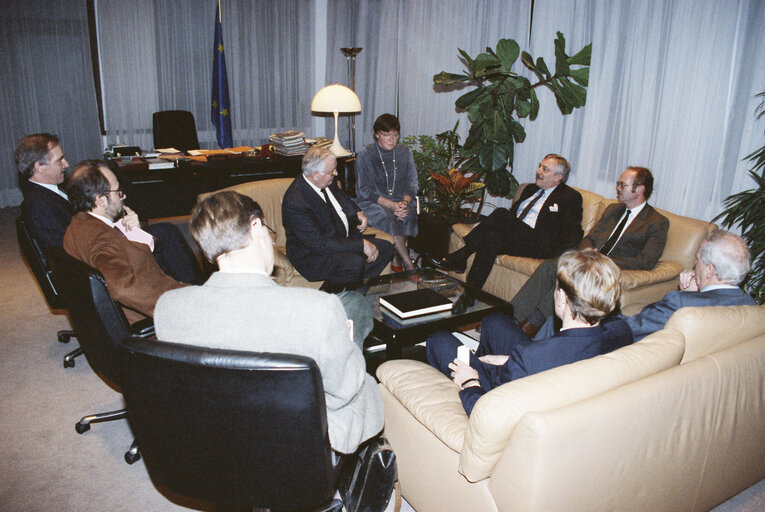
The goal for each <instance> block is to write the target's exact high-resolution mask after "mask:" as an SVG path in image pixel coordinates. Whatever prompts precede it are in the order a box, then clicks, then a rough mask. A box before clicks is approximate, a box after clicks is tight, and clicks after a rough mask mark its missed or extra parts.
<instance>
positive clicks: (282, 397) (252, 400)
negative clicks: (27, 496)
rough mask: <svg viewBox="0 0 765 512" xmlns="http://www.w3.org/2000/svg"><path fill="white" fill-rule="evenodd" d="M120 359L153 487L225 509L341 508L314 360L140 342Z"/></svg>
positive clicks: (133, 341) (129, 343) (130, 344)
mask: <svg viewBox="0 0 765 512" xmlns="http://www.w3.org/2000/svg"><path fill="white" fill-rule="evenodd" d="M119 353H120V361H121V364H122V369H123V371H124V374H123V378H122V393H123V396H124V397H125V402H126V403H127V407H128V409H129V410H130V417H129V421H130V425H131V427H132V429H133V433H134V434H135V436H136V441H137V443H138V444H139V446H140V448H141V454H142V456H143V459H144V462H145V464H146V468H147V470H148V471H149V474H150V475H151V478H152V480H153V481H154V482H155V483H156V484H160V485H163V486H165V487H167V488H168V489H170V490H172V491H174V492H176V493H179V494H181V495H183V496H187V497H191V498H195V499H198V500H203V501H207V502H212V503H217V504H225V505H228V506H237V507H245V506H246V507H264V508H272V509H280V510H295V509H306V508H309V507H317V506H319V508H318V509H316V510H324V511H328V510H333V511H334V510H338V511H339V510H340V507H341V506H342V504H341V502H340V501H339V500H333V499H332V497H333V495H334V492H335V484H336V481H337V473H338V470H339V467H338V466H336V465H335V464H334V463H333V453H332V450H331V448H330V444H329V434H328V432H327V413H326V406H325V402H324V388H323V385H322V381H321V372H320V371H319V368H318V366H316V363H315V362H314V360H313V359H311V358H309V357H303V356H297V355H285V354H271V353H257V352H240V351H234V350H218V349H210V348H204V347H196V346H190V345H183V344H178V343H166V342H162V341H156V340H146V339H143V338H136V337H131V338H128V339H127V340H126V341H125V342H124V343H123V344H122V346H121V347H120V349H119Z"/></svg>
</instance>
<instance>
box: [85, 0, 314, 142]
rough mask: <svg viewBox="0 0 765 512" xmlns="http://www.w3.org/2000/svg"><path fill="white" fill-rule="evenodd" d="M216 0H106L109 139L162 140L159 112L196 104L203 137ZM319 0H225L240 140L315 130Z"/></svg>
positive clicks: (102, 22)
mask: <svg viewBox="0 0 765 512" xmlns="http://www.w3.org/2000/svg"><path fill="white" fill-rule="evenodd" d="M217 5H218V2H217V1H214V0H137V1H136V2H124V1H122V0H98V1H97V8H98V21H99V47H100V51H101V63H102V67H101V70H102V80H103V83H104V106H105V110H106V111H107V115H106V132H107V142H109V143H113V142H129V143H133V144H138V145H140V146H141V147H143V148H151V147H153V136H152V124H151V123H152V121H151V120H152V114H153V113H154V112H156V111H159V110H175V109H178V110H188V111H190V112H191V113H192V114H194V118H195V121H196V124H197V132H198V135H199V143H200V145H201V146H202V147H204V148H211V147H217V142H216V138H215V130H214V127H213V126H212V122H211V120H210V102H211V84H212V75H211V73H212V55H213V32H214V21H215V9H216V8H217ZM310 7H311V2H310V0H300V1H297V0H293V1H290V2H282V1H277V0H269V1H259V2H253V1H252V0H221V11H222V18H221V19H222V22H221V25H222V28H223V43H224V47H225V55H226V68H227V74H228V85H229V95H230V99H231V118H232V127H233V138H234V145H260V144H262V143H263V142H265V141H267V140H268V136H269V135H270V134H271V133H273V132H275V131H281V130H285V129H299V130H303V131H309V129H310V123H311V116H310V102H311V98H312V94H313V92H314V91H312V84H311V83H310V81H308V80H305V74H306V70H308V69H310V65H311V62H312V56H311V48H312V44H311V42H312V39H311V34H312V32H313V25H312V17H311V9H310Z"/></svg>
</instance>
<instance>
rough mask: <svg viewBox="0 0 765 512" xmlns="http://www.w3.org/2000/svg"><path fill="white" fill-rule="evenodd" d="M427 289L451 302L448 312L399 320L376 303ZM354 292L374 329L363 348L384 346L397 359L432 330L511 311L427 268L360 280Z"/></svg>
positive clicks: (496, 300) (389, 356)
mask: <svg viewBox="0 0 765 512" xmlns="http://www.w3.org/2000/svg"><path fill="white" fill-rule="evenodd" d="M418 288H431V289H433V290H435V291H436V292H438V293H439V294H441V295H443V296H444V297H446V298H448V299H449V300H451V301H452V302H454V303H455V306H453V307H452V310H451V311H447V312H445V313H433V314H429V315H423V316H418V317H413V318H409V319H406V320H402V319H401V318H399V317H397V316H396V314H395V313H393V312H390V311H388V310H387V309H385V308H384V307H382V306H380V301H379V300H378V299H379V298H380V297H381V296H384V295H390V294H393V293H400V292H407V291H411V290H416V289H418ZM358 291H360V292H361V293H363V294H364V296H365V298H366V300H367V302H368V303H369V306H370V308H371V309H372V316H373V317H374V328H373V329H372V332H371V334H370V335H369V336H368V337H367V339H366V340H365V342H364V348H365V349H367V348H370V347H372V346H377V345H381V344H384V345H385V360H388V359H398V358H401V351H402V349H403V348H405V347H410V346H412V345H416V344H418V343H421V342H423V341H425V339H426V338H427V337H428V335H429V334H432V333H434V332H436V331H440V330H446V331H454V330H456V329H457V328H458V327H461V326H466V325H469V324H474V323H477V322H480V321H481V319H483V317H485V316H486V315H488V314H489V313H492V312H494V311H501V312H504V313H507V314H512V306H511V305H510V304H508V303H507V302H505V301H503V300H502V299H499V298H497V297H494V296H493V295H490V294H488V293H486V292H483V291H480V290H476V289H474V288H472V287H470V286H468V285H466V284H465V283H463V282H461V281H458V280H457V279H454V278H453V277H450V276H448V275H446V274H444V273H443V272H440V271H438V270H435V269H431V268H421V269H415V270H410V271H407V272H399V273H397V274H388V275H384V276H379V277H375V278H371V279H367V280H366V281H364V283H363V285H362V286H360V287H359V288H358Z"/></svg>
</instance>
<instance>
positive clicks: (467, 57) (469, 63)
mask: <svg viewBox="0 0 765 512" xmlns="http://www.w3.org/2000/svg"><path fill="white" fill-rule="evenodd" d="M457 51H458V52H460V55H462V58H463V59H465V64H467V67H468V69H469V70H470V72H471V73H472V72H473V58H472V57H471V56H470V55H468V54H467V52H466V51H465V50H463V49H462V48H457Z"/></svg>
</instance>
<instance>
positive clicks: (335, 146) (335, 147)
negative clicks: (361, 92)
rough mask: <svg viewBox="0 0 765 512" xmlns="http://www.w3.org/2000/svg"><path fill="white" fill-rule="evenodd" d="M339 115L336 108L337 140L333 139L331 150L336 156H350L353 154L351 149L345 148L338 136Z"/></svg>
mask: <svg viewBox="0 0 765 512" xmlns="http://www.w3.org/2000/svg"><path fill="white" fill-rule="evenodd" d="M338 116H339V114H338V112H337V110H335V140H334V141H332V145H331V146H330V147H329V150H330V151H332V153H333V154H334V155H335V156H338V157H340V156H348V155H350V154H351V152H350V151H348V150H347V149H345V148H344V147H343V146H342V144H340V139H338V138H337V117H338Z"/></svg>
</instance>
